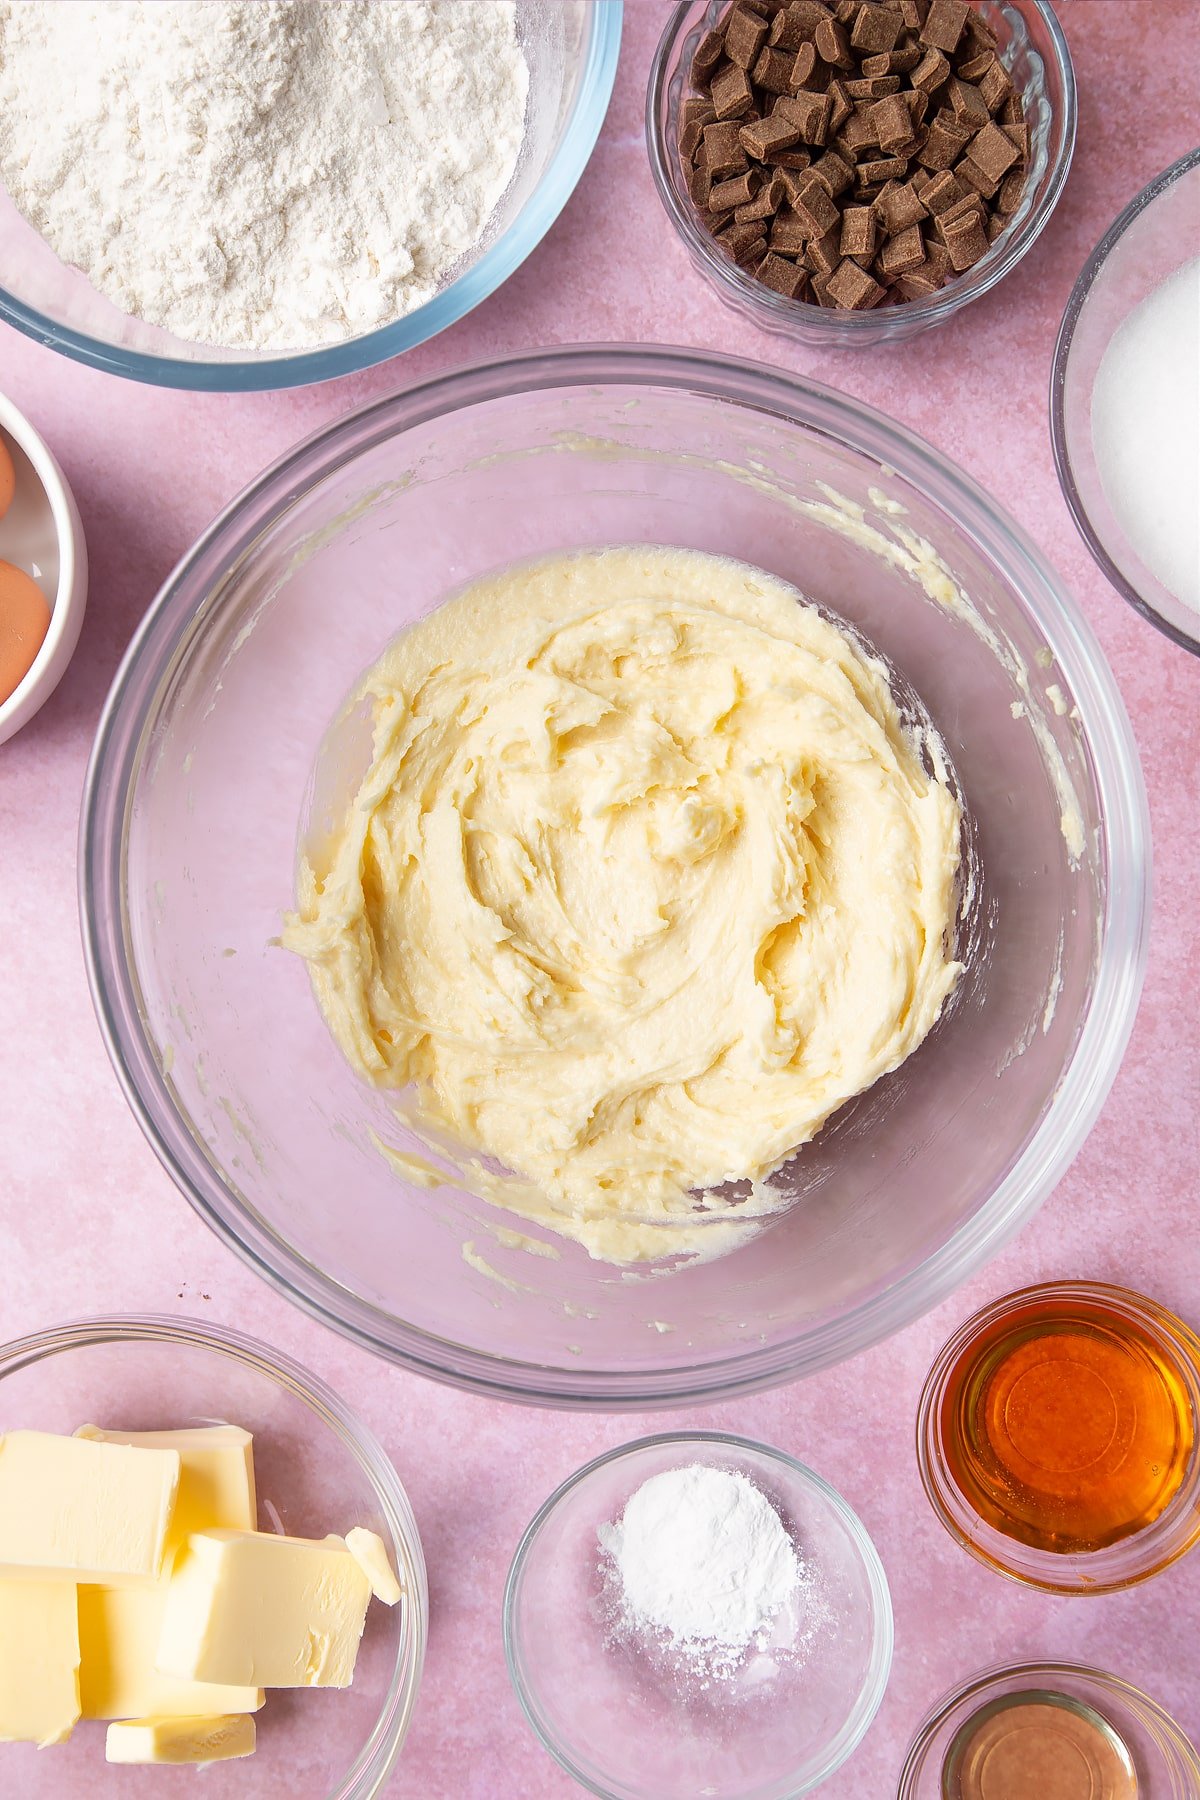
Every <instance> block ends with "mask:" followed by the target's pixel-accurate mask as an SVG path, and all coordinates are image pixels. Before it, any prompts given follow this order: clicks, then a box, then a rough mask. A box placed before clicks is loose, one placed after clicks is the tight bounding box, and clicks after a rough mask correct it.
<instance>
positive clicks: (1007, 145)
mask: <svg viewBox="0 0 1200 1800" xmlns="http://www.w3.org/2000/svg"><path fill="white" fill-rule="evenodd" d="M969 154H970V157H971V161H972V162H974V163H977V164H978V166H979V167H980V168H981V169H982V170H983V171H984V173H985V174H987V175H991V176H992V177H993V178H994V179H995V181H996V182H997V183H999V182H1000V181H1001V180H1002V178H1003V177H1004V176H1005V175H1007V174H1008V171H1009V170H1010V169H1011V168H1012V166H1013V164H1014V163H1015V162H1016V161H1017V160H1018V159H1019V157H1020V154H1021V153H1020V151H1019V150H1018V149H1017V146H1016V145H1015V144H1014V143H1013V141H1012V139H1011V138H1010V137H1009V135H1008V133H1007V132H1006V131H1002V130H1001V129H1000V127H999V125H993V123H992V122H991V120H990V119H989V120H988V122H987V124H986V125H985V126H984V127H983V130H982V131H977V132H976V133H975V136H974V137H973V138H972V139H971V148H970V151H969Z"/></svg>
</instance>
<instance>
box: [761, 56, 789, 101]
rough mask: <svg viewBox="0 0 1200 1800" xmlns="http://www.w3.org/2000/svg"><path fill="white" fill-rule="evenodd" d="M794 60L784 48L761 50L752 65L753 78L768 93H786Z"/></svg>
mask: <svg viewBox="0 0 1200 1800" xmlns="http://www.w3.org/2000/svg"><path fill="white" fill-rule="evenodd" d="M795 61H796V59H795V57H794V56H789V55H788V53H787V51H786V50H761V51H760V52H759V57H758V61H757V62H756V63H755V65H754V76H753V79H754V80H755V81H756V82H757V83H758V85H759V87H760V88H765V89H766V90H767V92H768V94H786V93H787V91H788V89H789V88H790V87H791V85H792V69H793V67H794V66H795Z"/></svg>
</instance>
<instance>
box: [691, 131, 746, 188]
mask: <svg viewBox="0 0 1200 1800" xmlns="http://www.w3.org/2000/svg"><path fill="white" fill-rule="evenodd" d="M696 161H697V164H698V165H699V166H700V167H702V168H705V169H707V170H708V172H709V174H710V175H711V176H712V178H713V180H714V181H724V180H725V179H726V178H727V177H728V176H730V175H737V174H739V173H740V172H741V170H742V169H744V168H745V167H746V152H745V151H744V150H743V149H742V145H741V141H740V136H739V131H738V126H737V124H736V122H735V121H733V120H731V119H730V120H718V122H717V123H716V124H715V125H706V126H705V127H704V132H703V135H702V137H701V140H700V149H699V150H698V152H697V154H696Z"/></svg>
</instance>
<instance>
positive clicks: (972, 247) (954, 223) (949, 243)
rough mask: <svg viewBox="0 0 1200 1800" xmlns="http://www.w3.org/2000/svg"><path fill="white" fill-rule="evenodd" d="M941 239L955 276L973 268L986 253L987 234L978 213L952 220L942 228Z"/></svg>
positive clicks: (965, 214) (967, 214)
mask: <svg viewBox="0 0 1200 1800" xmlns="http://www.w3.org/2000/svg"><path fill="white" fill-rule="evenodd" d="M942 237H943V239H944V241H945V245H946V249H947V251H948V252H949V256H950V261H951V264H952V265H953V267H954V270H955V272H956V273H957V274H961V273H962V271H963V270H964V269H972V268H974V266H975V264H976V263H977V262H978V261H979V259H980V257H983V256H986V255H987V253H988V240H987V233H986V232H985V230H984V229H983V226H982V224H981V223H980V215H979V213H976V212H971V213H964V214H963V216H962V217H961V218H959V219H952V220H951V221H950V223H949V224H948V225H943V226H942Z"/></svg>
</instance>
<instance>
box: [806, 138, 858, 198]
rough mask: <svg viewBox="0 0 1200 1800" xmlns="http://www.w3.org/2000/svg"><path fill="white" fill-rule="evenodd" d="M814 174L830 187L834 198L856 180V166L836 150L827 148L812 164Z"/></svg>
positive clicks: (822, 183) (824, 184)
mask: <svg viewBox="0 0 1200 1800" xmlns="http://www.w3.org/2000/svg"><path fill="white" fill-rule="evenodd" d="M812 172H813V175H814V176H815V177H816V179H817V180H818V181H819V182H820V183H821V185H822V186H823V187H825V188H828V190H829V193H830V195H831V196H832V198H833V199H834V200H836V199H837V197H838V195H839V194H844V193H845V192H846V189H847V188H848V187H850V186H851V185H852V183H853V181H854V167H853V165H852V164H851V163H848V162H847V161H846V159H845V158H844V157H842V156H839V155H838V153H837V151H836V150H827V151H826V152H825V154H824V156H822V157H818V159H817V161H816V162H815V163H814V164H813V166H812Z"/></svg>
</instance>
